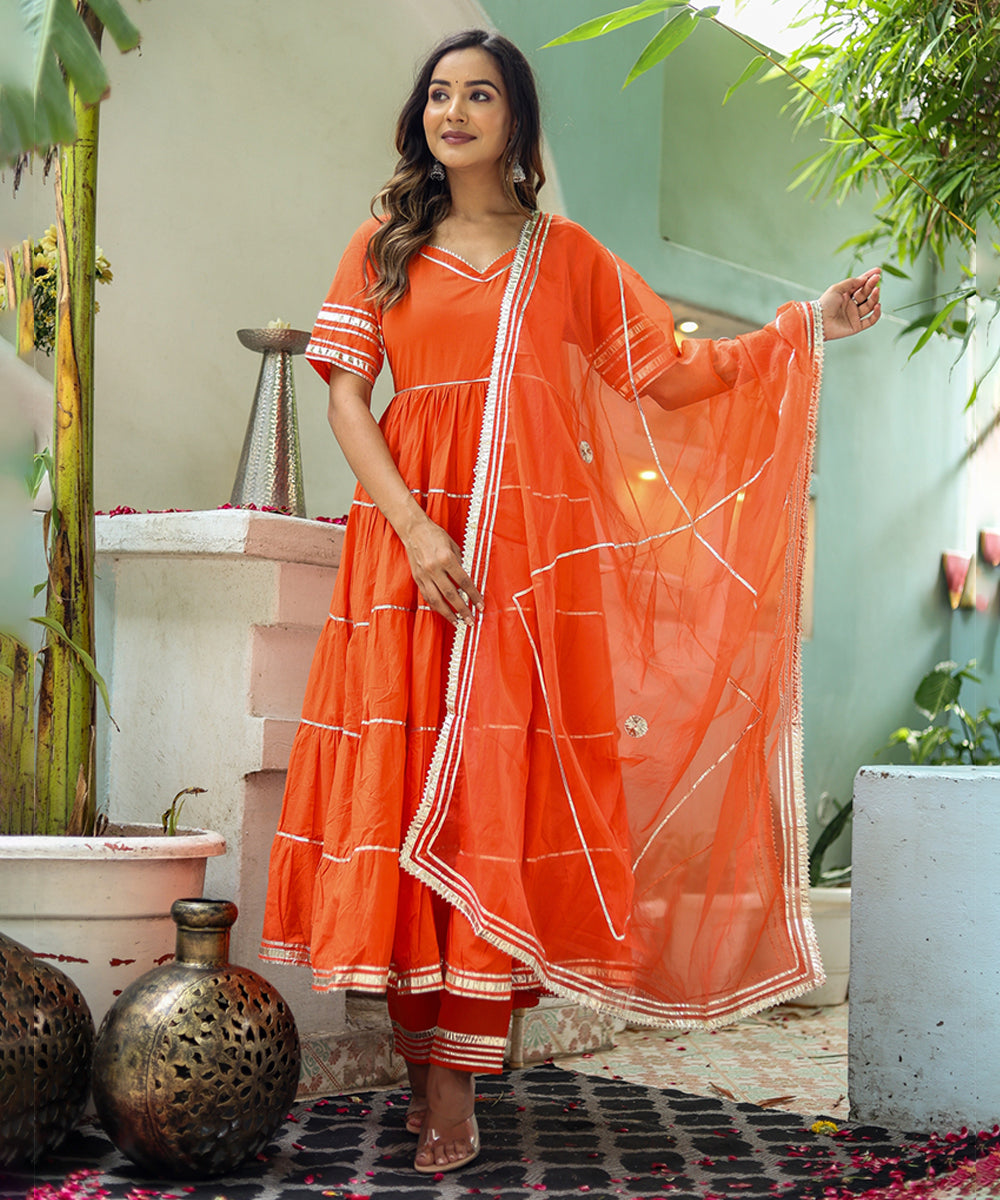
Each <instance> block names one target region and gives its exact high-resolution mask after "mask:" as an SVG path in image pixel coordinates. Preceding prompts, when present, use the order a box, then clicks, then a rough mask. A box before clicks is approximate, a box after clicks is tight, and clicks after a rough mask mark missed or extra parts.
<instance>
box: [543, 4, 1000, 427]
mask: <svg viewBox="0 0 1000 1200" xmlns="http://www.w3.org/2000/svg"><path fill="white" fill-rule="evenodd" d="M667 7H668V6H667V5H665V4H635V5H633V6H631V7H630V8H624V9H619V10H618V11H617V12H615V13H611V14H608V16H607V17H598V18H596V19H594V20H592V21H588V22H586V23H585V24H584V25H581V26H578V28H577V29H574V30H571V31H570V32H569V33H567V34H564V35H563V36H562V37H560V38H556V39H555V40H554V41H552V42H550V43H549V45H550V46H554V45H560V44H564V43H568V42H574V41H582V40H584V39H586V38H592V37H598V36H600V35H602V34H605V33H608V32H611V31H612V30H616V29H621V28H623V27H624V26H626V25H629V24H632V23H634V22H636V21H640V20H645V19H646V18H649V17H651V16H655V15H656V14H657V13H662V12H663V11H665V10H666V8H667ZM670 7H672V8H675V9H681V11H677V12H675V13H674V14H673V15H672V17H671V19H670V20H668V22H667V23H666V25H665V26H663V28H662V29H661V30H660V31H659V32H658V33H657V34H656V35H655V36H654V38H653V39H652V41H651V42H650V43H649V44H648V45H647V46H646V48H645V49H644V50H643V52H642V54H641V55H640V57H639V59H638V60H637V62H636V63H635V65H634V66H633V67H632V69H631V70H630V72H629V74H628V78H627V80H626V82H627V83H630V82H632V80H634V79H636V78H637V77H638V76H639V75H641V74H642V73H643V72H645V71H647V70H649V68H650V67H653V66H655V65H656V64H657V63H660V62H662V61H663V60H664V58H666V56H667V55H668V54H671V53H672V52H673V51H674V50H675V49H677V47H678V46H679V45H680V44H681V42H682V41H684V40H685V39H686V37H687V36H688V35H689V34H690V33H691V32H692V31H693V30H694V28H695V27H696V26H697V24H698V23H699V22H700V21H702V20H710V21H712V22H713V23H714V24H716V25H720V26H722V28H724V29H727V30H728V32H729V33H730V34H731V35H732V36H734V37H736V38H738V39H739V40H741V41H742V42H744V43H746V44H747V45H748V46H750V47H752V48H753V49H754V51H755V55H754V57H753V59H752V60H751V61H750V62H749V63H748V65H747V67H746V68H745V70H744V71H743V72H742V74H741V75H740V77H739V78H738V79H737V81H736V82H735V83H734V84H733V85H732V86H731V87H730V88H729V90H728V91H727V93H726V97H725V99H727V100H728V99H729V97H730V96H731V95H732V93H733V92H734V91H735V90H736V88H738V87H740V86H741V85H742V84H744V83H746V82H747V81H748V80H750V79H752V78H753V77H754V76H756V75H759V73H760V71H761V69H762V67H763V66H764V65H765V63H770V64H771V70H770V71H769V72H768V73H767V75H766V76H765V78H774V77H776V76H779V77H780V76H784V77H785V78H786V79H788V80H789V82H790V84H791V87H792V99H791V107H792V108H793V110H794V111H795V112H796V113H797V115H798V120H799V124H800V125H804V124H812V123H819V124H821V125H822V126H823V135H824V142H823V148H822V149H821V150H820V151H818V152H817V153H816V154H815V155H814V156H813V157H812V158H810V159H809V160H808V161H807V162H806V163H804V164H803V165H802V168H801V171H800V174H799V175H798V177H797V178H796V179H795V180H794V182H793V185H792V186H798V185H803V184H808V186H809V187H810V188H811V190H812V191H813V192H814V193H816V194H824V195H827V194H828V195H832V196H834V197H836V198H838V199H842V198H844V197H845V196H846V195H848V194H849V193H850V192H852V191H854V190H857V189H860V188H863V187H870V186H873V187H874V188H875V190H876V192H877V194H878V196H879V199H878V203H877V206H876V210H875V213H874V223H873V224H872V226H871V227H870V228H869V229H867V230H864V231H862V232H861V233H860V234H858V235H857V236H856V237H854V238H852V239H851V240H850V241H849V242H848V243H846V248H850V249H852V250H854V252H855V253H856V254H857V255H858V256H859V257H861V256H866V255H868V254H870V253H871V252H872V251H876V252H878V253H880V254H884V255H886V256H887V257H890V258H892V259H894V260H895V263H893V262H888V263H883V269H885V270H886V271H887V272H889V273H891V274H894V275H903V276H904V277H905V275H906V272H905V270H903V269H901V268H902V267H907V266H910V265H912V264H913V263H914V262H916V260H917V259H918V258H919V257H920V256H921V255H922V254H924V253H925V252H926V251H930V252H931V253H932V254H933V255H934V256H935V257H936V258H937V260H938V261H939V262H940V263H941V264H942V265H944V264H945V263H946V262H947V261H948V256H949V254H951V253H953V252H954V251H955V250H957V251H958V252H959V254H960V255H961V257H962V258H963V259H964V260H965V261H967V262H975V263H976V270H977V271H978V275H976V274H973V273H972V271H971V270H967V271H966V278H964V279H963V280H962V282H961V283H960V284H959V285H958V286H956V287H955V288H953V289H951V290H949V291H948V292H946V293H944V294H943V295H941V296H938V297H935V298H934V299H933V300H930V301H928V311H926V312H923V313H921V315H920V316H918V317H917V319H916V320H914V321H912V322H911V323H910V325H909V326H908V327H907V329H906V330H904V333H917V334H918V335H919V336H918V338H917V340H916V342H915V344H914V347H913V350H912V351H911V356H912V354H915V353H917V351H919V350H921V349H923V347H924V346H926V345H927V343H928V342H929V341H930V340H931V338H932V337H934V336H935V335H945V336H948V337H952V338H955V339H956V340H957V341H958V343H959V344H960V350H959V357H961V354H962V353H964V351H965V349H966V348H967V347H968V345H969V343H970V341H971V339H972V336H973V333H974V331H975V329H976V327H977V324H988V323H989V321H991V320H993V319H994V318H995V317H996V315H997V313H998V312H1000V234H998V232H997V229H998V225H1000V4H997V3H996V2H995V0H825V3H824V5H823V9H822V13H821V19H820V23H819V27H818V32H817V33H816V34H815V36H814V38H813V40H812V41H810V42H809V43H808V44H805V45H803V46H801V47H800V48H799V49H798V50H796V51H795V52H794V53H793V54H791V55H790V56H788V57H787V58H782V57H781V56H780V55H775V54H772V53H770V52H769V51H766V50H764V49H763V48H762V47H760V46H759V45H758V44H757V43H755V42H753V41H752V39H750V38H747V37H745V36H744V35H743V34H741V33H739V32H738V31H737V30H734V29H732V28H731V27H729V26H727V25H725V24H724V23H723V22H721V21H719V20H718V18H717V17H716V15H715V14H716V11H717V10H716V9H714V8H707V9H696V8H694V7H693V6H692V5H690V4H688V5H683V6H679V5H671V6H670ZM668 31H672V32H668ZM977 234H978V239H977ZM843 248H845V247H842V249H843ZM974 251H975V255H973V252H974ZM970 302H971V303H970ZM998 358H1000V356H998ZM996 362H997V360H996V359H995V360H994V361H993V362H992V363H990V364H989V365H988V367H987V369H986V371H985V372H984V374H983V376H982V377H981V378H980V379H979V380H978V381H977V382H976V383H975V385H974V387H973V390H972V393H971V395H970V397H969V403H970V404H971V403H972V402H973V401H974V400H975V398H976V395H977V393H978V389H979V386H980V384H981V383H982V379H983V378H985V376H986V375H988V374H989V372H990V371H991V370H992V369H993V367H994V366H995V365H996Z"/></svg>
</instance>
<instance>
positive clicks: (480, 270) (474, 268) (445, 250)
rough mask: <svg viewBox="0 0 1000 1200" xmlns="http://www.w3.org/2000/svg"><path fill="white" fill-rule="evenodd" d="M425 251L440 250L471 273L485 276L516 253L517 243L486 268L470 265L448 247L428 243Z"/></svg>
mask: <svg viewBox="0 0 1000 1200" xmlns="http://www.w3.org/2000/svg"><path fill="white" fill-rule="evenodd" d="M519 240H520V239H519ZM424 249H425V250H439V251H440V252H441V253H442V254H447V255H448V257H449V258H454V259H457V260H458V262H460V263H461V264H462V265H463V266H466V267H468V268H469V270H470V271H475V273H476V274H477V275H485V274H486V273H487V271H490V270H492V268H493V267H495V266H496V265H497V263H498V262H499V261H500V260H501V259H502V258H506V257H507V255H508V254H513V253H514V251H515V250H516V249H517V242H515V243H514V245H513V246H508V247H507V249H506V250H505V251H504V252H503V253H502V254H498V255H497V256H496V258H495V259H493V261H492V262H488V263H487V264H486V266H485V267H477V266H476V265H475V263H470V262H469V260H468V259H467V258H463V257H462V255H461V254H459V253H457V252H456V251H455V250H449V249H448V247H447V246H433V245H431V244H430V243H428V244H427V245H425V246H424Z"/></svg>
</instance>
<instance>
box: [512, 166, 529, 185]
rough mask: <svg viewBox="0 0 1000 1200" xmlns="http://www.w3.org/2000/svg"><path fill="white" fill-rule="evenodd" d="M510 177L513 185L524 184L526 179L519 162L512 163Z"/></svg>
mask: <svg viewBox="0 0 1000 1200" xmlns="http://www.w3.org/2000/svg"><path fill="white" fill-rule="evenodd" d="M510 177H511V179H513V181H514V182H515V183H524V181H525V180H526V179H527V178H528V177H527V175H525V173H524V167H522V166H521V164H520V163H519V162H516V163H514V169H513V170H512V171H511V173H510Z"/></svg>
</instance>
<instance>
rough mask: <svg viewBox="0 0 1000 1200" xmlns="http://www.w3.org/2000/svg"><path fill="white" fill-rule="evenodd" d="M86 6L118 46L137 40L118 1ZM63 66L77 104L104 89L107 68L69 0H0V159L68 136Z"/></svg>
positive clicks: (5, 162)
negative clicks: (72, 85) (1, 1)
mask: <svg viewBox="0 0 1000 1200" xmlns="http://www.w3.org/2000/svg"><path fill="white" fill-rule="evenodd" d="M90 7H91V8H92V9H93V11H94V13H95V15H96V16H98V17H99V18H100V20H101V22H102V23H103V25H104V27H105V29H107V31H108V33H109V34H110V35H111V37H112V38H113V39H114V41H115V44H116V45H117V47H118V49H119V50H121V51H126V50H131V49H133V48H134V47H135V46H137V45H138V44H139V31H138V30H137V29H136V27H135V26H134V25H133V24H132V22H131V21H130V20H129V18H128V16H127V15H126V13H125V10H124V9H123V8H122V6H121V4H120V3H119V0H90ZM63 71H65V72H66V76H67V77H68V78H69V79H70V80H71V81H72V83H73V84H74V86H75V87H76V89H77V92H78V94H79V96H80V97H81V99H82V100H83V101H84V103H86V104H96V103H97V102H98V101H99V100H100V99H101V98H102V97H103V96H104V95H105V94H106V93H107V90H108V74H107V71H106V70H105V68H104V64H103V62H102V61H101V56H100V54H99V52H98V50H97V47H96V46H95V45H94V41H93V38H91V36H90V34H89V33H88V32H87V27H86V25H85V23H84V20H83V18H82V17H81V16H80V14H79V13H78V12H77V8H76V5H75V4H74V3H73V0H6V2H5V3H4V4H2V5H0V166H4V167H6V166H12V165H13V164H14V163H16V162H17V160H18V159H19V158H21V157H22V156H23V155H25V154H30V153H32V152H35V151H45V150H47V149H49V148H50V147H51V146H57V145H60V144H62V143H66V142H72V141H73V139H74V138H75V137H76V121H75V119H74V117H73V109H72V106H71V104H70V102H69V97H68V95H67V92H66V80H65V79H64V77H63Z"/></svg>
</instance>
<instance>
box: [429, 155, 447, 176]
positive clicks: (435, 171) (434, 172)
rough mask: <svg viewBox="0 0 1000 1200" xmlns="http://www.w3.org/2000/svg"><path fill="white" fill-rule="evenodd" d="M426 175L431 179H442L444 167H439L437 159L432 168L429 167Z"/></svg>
mask: <svg viewBox="0 0 1000 1200" xmlns="http://www.w3.org/2000/svg"><path fill="white" fill-rule="evenodd" d="M428 174H429V176H430V178H431V179H437V180H441V179H444V167H442V166H441V164H440V163H439V162H438V160H437V159H435V160H434V166H433V167H431V169H430V171H429V172H428Z"/></svg>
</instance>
